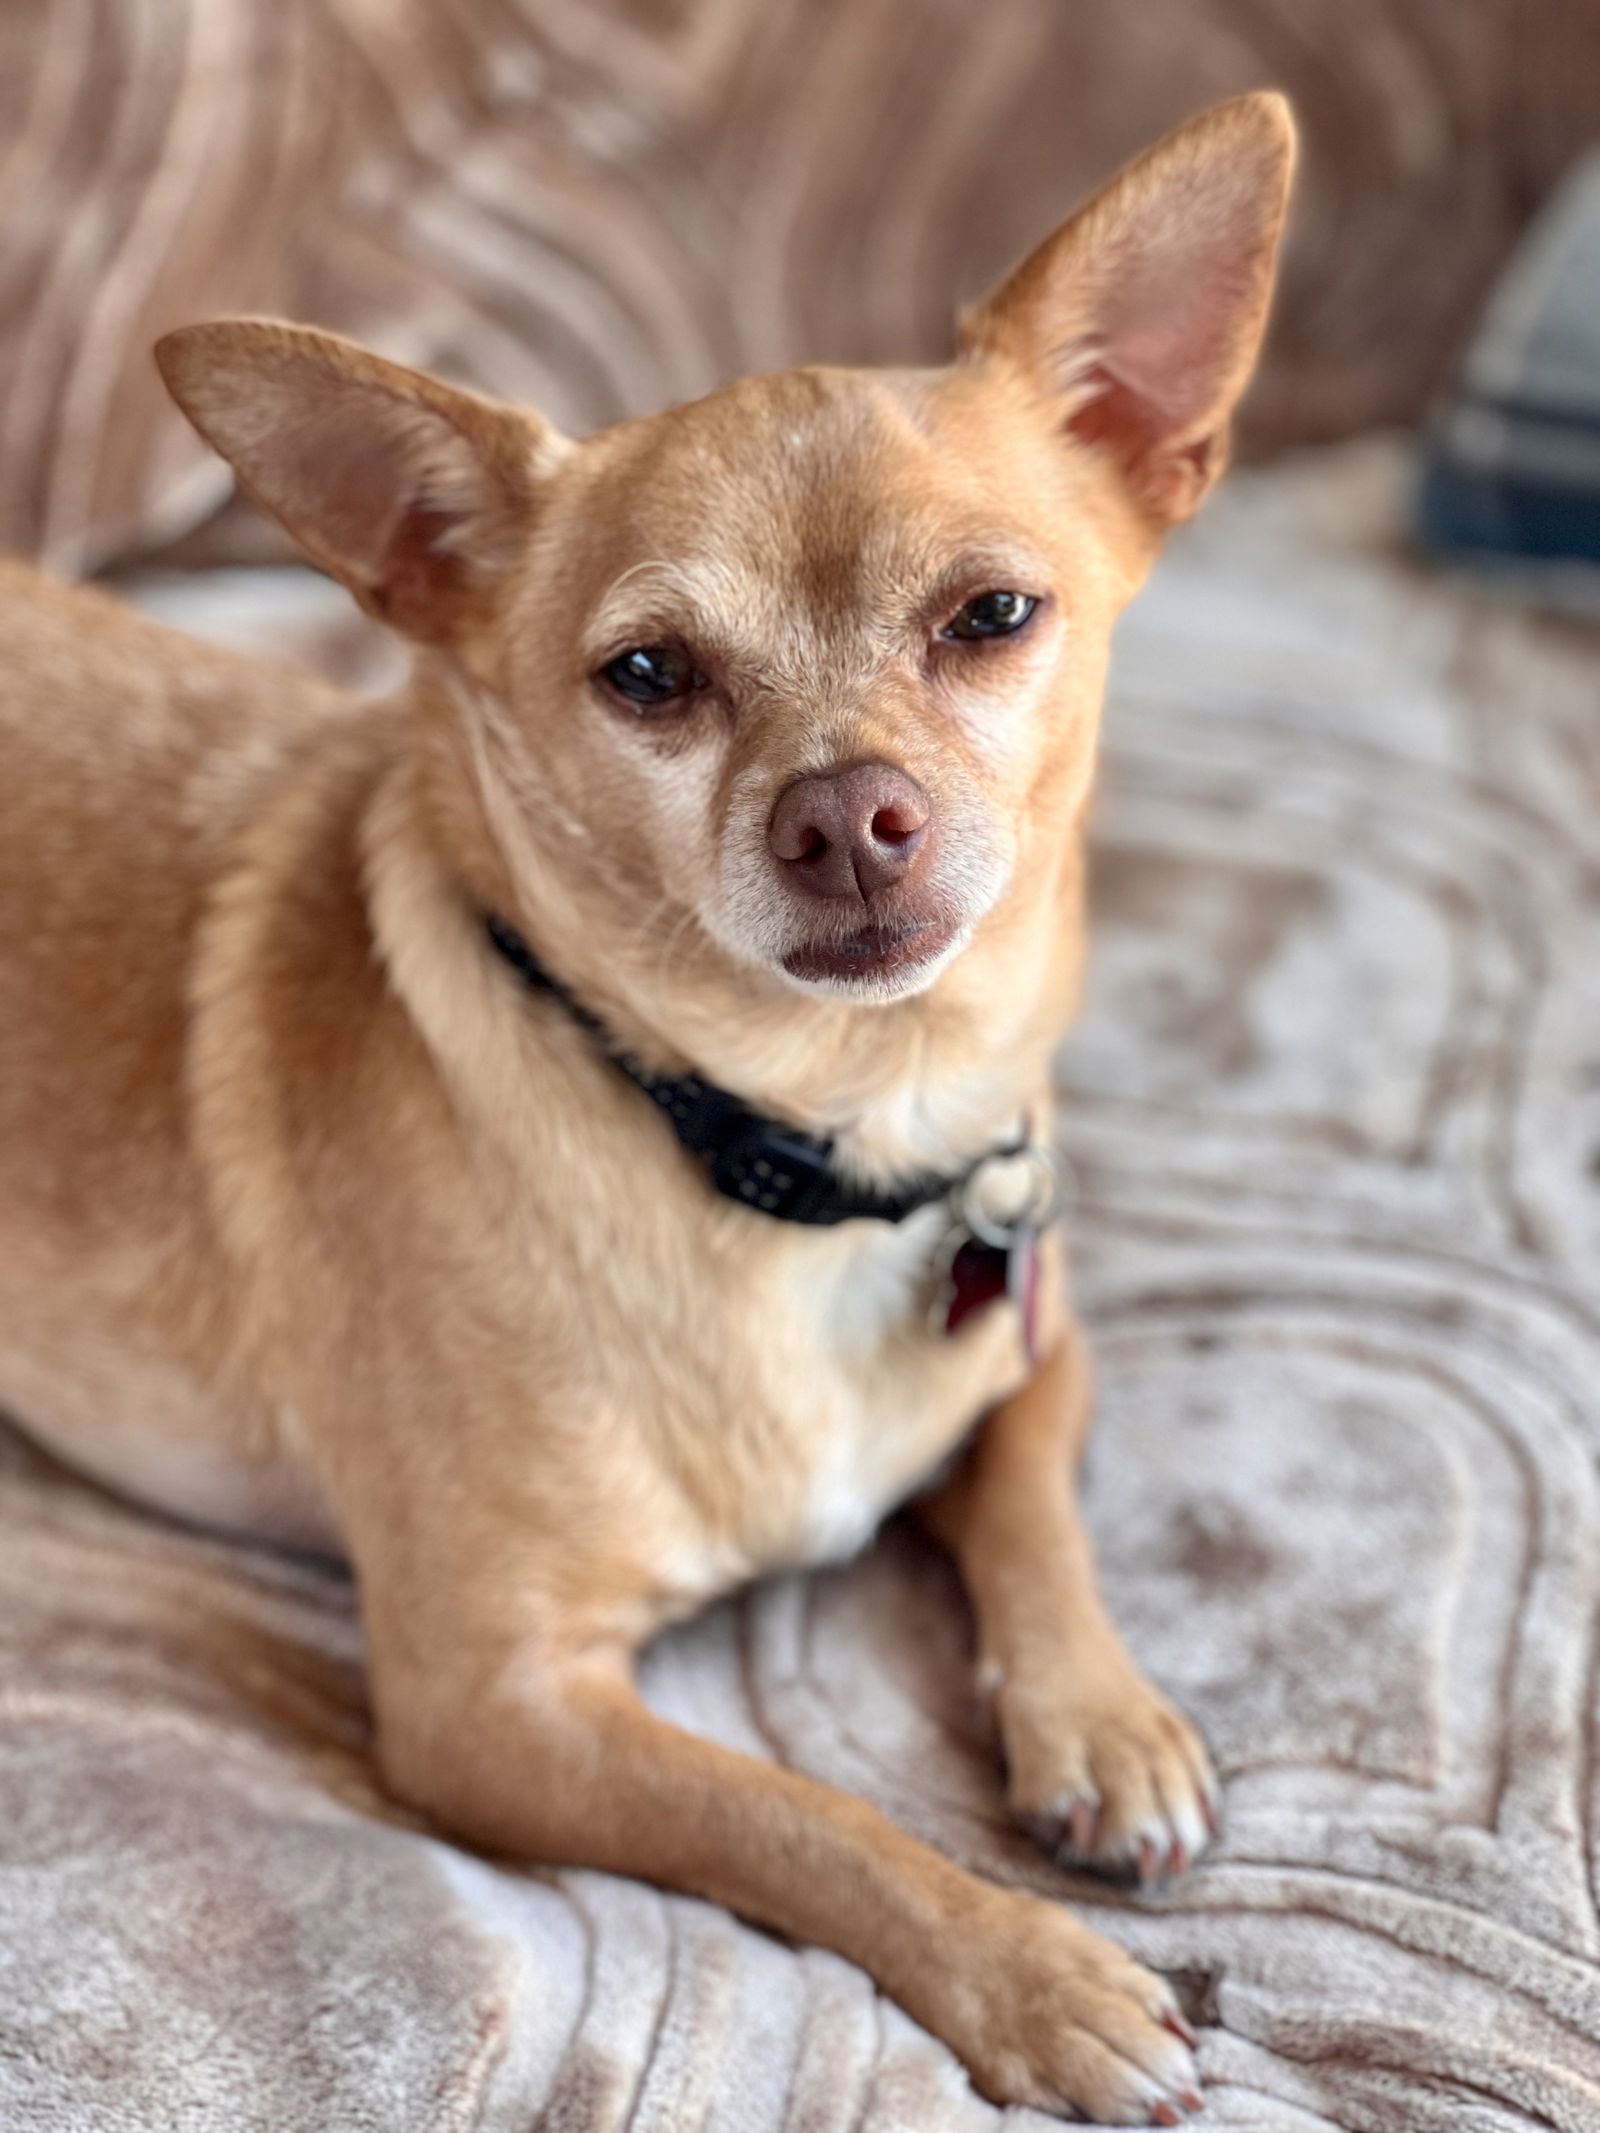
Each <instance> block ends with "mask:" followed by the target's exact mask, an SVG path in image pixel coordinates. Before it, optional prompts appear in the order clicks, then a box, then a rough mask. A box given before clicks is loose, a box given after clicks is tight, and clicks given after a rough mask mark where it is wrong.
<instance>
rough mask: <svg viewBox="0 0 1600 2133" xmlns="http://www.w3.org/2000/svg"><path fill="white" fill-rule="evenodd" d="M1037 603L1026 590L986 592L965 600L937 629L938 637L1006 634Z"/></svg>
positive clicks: (1031, 611) (1029, 612)
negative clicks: (958, 611)
mask: <svg viewBox="0 0 1600 2133" xmlns="http://www.w3.org/2000/svg"><path fill="white" fill-rule="evenodd" d="M1038 605H1039V603H1038V601H1037V600H1035V599H1033V598H1032V597H1031V595H1030V594H1028V593H1019V592H986V593H979V595H978V597H977V598H976V599H975V600H969V601H968V602H967V604H966V606H965V607H964V608H962V609H961V611H960V613H959V614H957V615H953V616H952V617H951V619H950V620H949V621H948V622H947V623H946V624H945V626H944V628H943V629H942V630H941V631H940V632H939V635H940V636H941V637H960V638H964V639H971V638H974V637H1009V636H1010V635H1011V633H1012V631H1013V630H1019V629H1021V627H1022V625H1023V623H1024V622H1026V621H1027V619H1028V617H1029V616H1030V615H1031V614H1032V613H1033V611H1034V609H1035V608H1036V607H1037V606H1038Z"/></svg>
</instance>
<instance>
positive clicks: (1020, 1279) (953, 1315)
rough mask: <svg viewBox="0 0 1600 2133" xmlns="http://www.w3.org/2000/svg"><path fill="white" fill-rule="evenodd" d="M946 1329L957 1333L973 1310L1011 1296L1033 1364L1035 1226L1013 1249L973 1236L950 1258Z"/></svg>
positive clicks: (1036, 1284) (1036, 1290) (1036, 1306)
mask: <svg viewBox="0 0 1600 2133" xmlns="http://www.w3.org/2000/svg"><path fill="white" fill-rule="evenodd" d="M947 1278H948V1282H949V1287H948V1289H947V1292H946V1293H947V1295H948V1297H949V1302H948V1305H947V1306H946V1309H945V1317H944V1330H945V1331H946V1333H954V1332H955V1330H956V1328H957V1326H959V1325H960V1323H961V1321H962V1320H963V1319H964V1318H965V1317H966V1315H967V1313H968V1312H969V1311H976V1310H978V1309H979V1307H980V1306H981V1305H983V1304H986V1303H993V1302H994V1301H995V1299H996V1298H997V1297H1001V1296H1009V1297H1010V1298H1011V1300H1012V1301H1013V1302H1014V1303H1015V1305H1016V1307H1017V1310H1018V1313H1019V1314H1020V1316H1021V1319H1022V1345H1023V1349H1024V1352H1025V1353H1026V1355H1027V1358H1028V1362H1029V1365H1030V1367H1031V1366H1032V1365H1033V1364H1034V1363H1035V1362H1036V1361H1037V1360H1038V1356H1037V1351H1036V1346H1035V1333H1036V1329H1037V1324H1038V1315H1039V1242H1038V1239H1037V1238H1036V1237H1035V1235H1034V1233H1033V1231H1032V1230H1024V1231H1023V1233H1022V1235H1021V1236H1020V1237H1018V1238H1017V1239H1016V1241H1015V1242H1014V1243H1013V1244H1011V1245H1010V1246H1008V1247H1002V1246H1000V1245H997V1244H984V1243H983V1242H982V1241H981V1240H980V1239H979V1238H977V1237H968V1238H967V1239H966V1241H965V1242H964V1243H963V1244H961V1245H960V1246H959V1247H958V1248H957V1250H956V1252H955V1255H954V1257H953V1258H952V1259H951V1261H950V1272H949V1275H948V1277H947Z"/></svg>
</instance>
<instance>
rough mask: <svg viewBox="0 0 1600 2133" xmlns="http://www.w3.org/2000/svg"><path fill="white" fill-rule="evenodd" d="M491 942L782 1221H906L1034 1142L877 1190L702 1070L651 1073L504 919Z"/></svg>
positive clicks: (733, 1185) (720, 1171)
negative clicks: (851, 1178)
mask: <svg viewBox="0 0 1600 2133" xmlns="http://www.w3.org/2000/svg"><path fill="white" fill-rule="evenodd" d="M484 923H485V926H486V927H487V930H488V934H489V938H490V940H491V941H492V942H493V943H494V945H495V947H496V948H497V949H498V950H499V951H500V953H501V955H503V956H504V957H505V959H506V961H507V962H508V963H509V964H510V965H511V967H512V969H513V970H515V971H516V972H517V973H518V974H519V976H520V977H521V978H522V979H523V981H524V983H525V984H527V985H529V986H530V987H532V988H533V989H534V990H535V991H538V992H546V993H549V994H550V995H551V996H552V998H554V999H557V1000H559V1001H560V1002H561V1004H562V1006H563V1007H564V1008H565V1009H566V1010H567V1013H568V1014H569V1015H571V1017H572V1019H573V1020H574V1021H575V1022H576V1023H577V1024H578V1025H579V1026H580V1027H581V1028H583V1029H585V1030H587V1031H588V1033H589V1035H590V1036H591V1037H593V1039H594V1040H595V1043H596V1044H597V1046H598V1047H599V1049H600V1050H601V1051H602V1052H603V1053H604V1054H605V1055H606V1057H607V1058H608V1059H609V1060H611V1062H612V1064H613V1065H615V1066H617V1067H619V1068H620V1069H621V1071H622V1072H623V1073H624V1074H626V1075H627V1077H628V1079H629V1080H630V1081H631V1082H633V1083H634V1084H635V1085H636V1086H637V1087H639V1088H641V1089H643V1091H644V1093H645V1094H646V1096H648V1097H649V1098H650V1099H651V1100H652V1102H654V1103H657V1104H659V1105H660V1106H661V1108H662V1110H663V1111H664V1112H665V1113H666V1115H667V1118H668V1120H669V1122H670V1123H671V1126H672V1130H673V1132H674V1133H676V1134H677V1136H678V1138H679V1140H680V1141H681V1142H682V1143H683V1145H684V1147H685V1148H687V1149H688V1151H689V1153H690V1154H691V1155H694V1156H698V1157H699V1159H700V1161H701V1162H702V1163H703V1164H704V1165H705V1167H706V1170H707V1173H708V1174H709V1176H710V1179H711V1183H712V1184H713V1185H714V1186H715V1187H716V1189H717V1191H718V1192H720V1193H723V1194H725V1195H726V1197H727V1198H728V1199H730V1200H739V1201H741V1202H742V1203H743V1204H744V1205H745V1206H746V1207H751V1208H754V1209H756V1210H758V1211H759V1212H760V1213H761V1214H764V1215H771V1216H773V1217H774V1219H775V1220H777V1221H780V1222H807V1223H832V1222H852V1221H855V1220H857V1219H859V1218H861V1217H863V1216H865V1217H867V1218H868V1219H871V1220H874V1221H878V1222H903V1221H904V1220H905V1218H906V1217H907V1215H914V1214H915V1213H916V1212H917V1210H918V1209H919V1208H923V1207H930V1206H932V1204H933V1203H934V1201H936V1200H945V1199H948V1198H949V1197H950V1195H951V1194H952V1193H954V1192H956V1191H957V1190H959V1188H960V1187H961V1186H962V1185H964V1184H965V1183H966V1181H967V1179H968V1178H969V1177H971V1175H972V1173H973V1171H974V1170H976V1169H977V1168H978V1163H985V1162H988V1161H989V1160H990V1159H991V1158H992V1157H994V1156H999V1155H1007V1156H1011V1155H1017V1154H1020V1153H1021V1151H1022V1149H1023V1148H1024V1146H1025V1145H1026V1143H1025V1142H1024V1141H1020V1140H1018V1141H1011V1142H1008V1143H1007V1144H1006V1145H1005V1146H1004V1147H1001V1148H994V1149H990V1150H989V1151H988V1152H987V1153H986V1154H984V1155H983V1156H980V1157H979V1159H978V1163H973V1164H970V1165H969V1166H968V1167H967V1168H966V1169H965V1170H962V1171H958V1172H956V1173H955V1174H954V1175H953V1176H951V1177H944V1178H933V1177H930V1178H922V1179H919V1180H918V1181H917V1182H916V1183H915V1184H913V1185H909V1186H907V1187H906V1188H905V1190H904V1191H903V1192H874V1191H872V1190H871V1189H870V1188H867V1187H863V1186H857V1185H851V1184H849V1183H848V1182H847V1181H846V1180H845V1179H844V1178H842V1177H841V1176H840V1175H839V1172H838V1171H837V1170H836V1169H835V1167H834V1146H833V1142H832V1141H830V1140H822V1139H819V1138H818V1136H817V1135H815V1134H812V1133H804V1132H802V1131H801V1130H800V1128H799V1127H797V1126H786V1125H784V1124H783V1123H782V1122H781V1121H780V1120H778V1119H775V1118H768V1117H766V1116H765V1115H764V1114H763V1113H762V1112H760V1111H753V1110H752V1109H751V1108H750V1106H749V1105H748V1104H747V1103H745V1102H743V1101H742V1099H741V1098H739V1097H737V1096H735V1095H733V1094H732V1093H731V1091H729V1090H727V1089H719V1088H718V1087H717V1086H716V1085H715V1083H713V1082H709V1081H702V1080H701V1078H700V1076H699V1075H698V1074H680V1075H674V1074H651V1073H649V1072H647V1071H646V1069H645V1068H643V1067H642V1066H640V1065H639V1063H638V1061H637V1060H634V1059H630V1058H629V1056H628V1055H627V1053H626V1052H623V1051H620V1050H619V1049H618V1048H617V1046H616V1045H615V1044H614V1043H613V1042H612V1040H611V1036H610V1033H609V1032H608V1031H607V1030H606V1028H605V1025H604V1024H603V1023H602V1022H600V1021H599V1020H598V1018H597V1017H596V1016H594V1015H592V1014H591V1013H590V1012H589V1010H588V1008H586V1007H585V1006H584V1005H583V1003H582V1001H581V1000H577V999H574V997H573V995H572V994H571V993H570V992H569V991H568V990H567V988H566V986H565V985H563V984H562V983H561V982H560V980H559V979H558V978H554V977H552V976H551V974H550V972H549V971H548V970H546V969H545V967H544V965H543V964H542V963H541V962H540V961H539V959H538V957H537V956H536V955H535V954H534V952H533V950H532V949H531V948H530V947H529V946H528V944H527V942H526V941H525V940H524V939H523V938H522V935H521V934H520V933H518V932H516V931H515V930H514V929H513V928H512V927H510V926H508V925H507V924H506V923H505V921H504V920H503V919H499V918H495V917H492V916H491V917H489V918H487V919H486V920H485V922H484Z"/></svg>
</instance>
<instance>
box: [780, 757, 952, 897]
mask: <svg viewBox="0 0 1600 2133" xmlns="http://www.w3.org/2000/svg"><path fill="white" fill-rule="evenodd" d="M932 819H933V802H932V801H931V800H930V799H929V798H928V795H927V794H926V793H925V792H924V791H923V789H922V787H921V786H920V785H919V784H918V783H917V781H916V779H915V778H913V777H911V776H910V775H909V774H908V773H907V772H906V771H903V770H896V769H895V768H894V766H893V765H892V764H889V763H857V764H855V765H853V766H852V767H851V768H850V769H848V770H825V771H818V772H816V773H815V774H814V775H813V776H811V777H809V778H796V779H795V781H794V783H793V784H792V785H789V786H786V787H785V788H784V790H783V791H782V792H781V793H780V794H779V795H778V804H777V806H776V807H775V808H774V809H773V810H772V821H771V823H770V824H769V826H768V829H767V843H768V844H769V845H770V846H771V849H772V856H773V857H774V858H775V859H776V860H777V861H778V863H779V865H780V867H781V869H782V871H783V874H784V876H785V877H786V879H787V880H788V881H789V882H790V883H791V884H792V885H793V886H794V887H795V888H797V889H799V890H801V891H803V892H804V894H806V895H807V896H820V897H841V898H848V899H849V901H850V902H852V903H860V904H865V903H868V902H870V900H871V899H872V898H873V897H874V896H876V895H877V894H878V893H879V892H880V891H881V890H884V889H888V888H891V887H893V885H894V884H895V883H896V882H897V881H902V880H904V878H905V877H906V875H907V874H909V873H910V871H911V869H912V867H913V865H914V863H915V861H916V859H917V856H918V854H919V853H921V852H922V851H924V850H925V849H926V847H927V844H928V840H929V824H930V823H931V821H932Z"/></svg>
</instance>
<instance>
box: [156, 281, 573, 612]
mask: <svg viewBox="0 0 1600 2133" xmlns="http://www.w3.org/2000/svg"><path fill="white" fill-rule="evenodd" d="M155 354H156V362H157V363H158V365H159V366H160V369H161V375H162V377H163V378H164V379H165V381H166V385H167V390H168V391H169V392H170V393H171V394H172V397H173V398H174V399H175V400H176V401H177V403H178V405H179V406H180V407H181V408H182V409H183V411H184V413H185V414H186V415H187V416H188V418H189V420H190V421H191V422H192V423H193V424H194V426H195V428H196V429H197V430H198V431H199V432H200V434H201V436H202V437H204V438H205V440H206V442H207V443H208V444H210V445H212V446H213V447H214V448H215V449H216V450H217V451H218V452H220V453H221V454H222V457H223V458H224V459H226V460H227V461H228V463H229V464H230V465H231V466H232V468H233V469H234V472H235V473H236V474H237V475H238V477H239V480H240V483H241V484H242V486H243V487H244V488H245V489H247V490H248V491H249V493H250V494H251V495H252V496H253V497H254V498H255V500H256V501H257V503H259V504H260V505H262V507H263V508H264V509H265V510H267V511H270V512H271V514H272V516H273V517H274V518H275V519H277V520H278V521H279V522H280V524H281V525H283V526H284V527H285V528H286V529H287V531H288V532H289V533H291V534H292V535H293V536H294V538H295V540H296V541H298V542H299V544H300V546H301V547H302V548H303V549H304V550H305V551H306V553H307V555H308V556H310V558H311V560H312V561H313V562H314V563H315V564H317V565H318V567H319V568H320V569H322V570H325V571H327V572H328V573H329V575H330V576H332V577H335V578H338V579H339V580H340V582H341V583H342V584H344V585H346V586H348V587H349V589H350V591H351V592H352V593H354V595H355V597H356V598H357V600H359V601H360V603H361V605H362V606H363V607H364V608H365V609H366V610H367V612H368V613H369V614H371V615H375V616H377V617H378V619H379V620H380V621H384V622H388V623H392V624H393V626H394V627H395V628H396V629H398V630H400V631H402V632H403V633H404V634H405V635H407V636H408V637H413V638H417V639H420V640H422V641H423V642H439V641H443V640H445V639H448V638H450V637H452V636H454V635H455V634H456V633H457V631H458V630H459V629H460V627H461V626H462V624H463V623H464V622H465V621H466V620H467V619H468V618H469V617H470V615H471V614H472V613H473V612H474V611H475V610H476V609H477V608H478V607H479V606H480V605H481V604H482V602H483V601H484V599H485V597H486V596H490V595H492V593H493V590H494V588H495V587H496V585H497V584H498V583H500V582H501V581H502V580H503V578H504V576H505V575H506V573H507V572H508V570H509V568H510V566H511V565H512V564H513V563H514V562H515V561H516V560H517V557H518V556H519V555H520V553H521V551H522V547H523V543H524V541H525V539H526V536H527V532H528V528H529V526H530V523H531V520H532V516H533V512H534V508H535V503H536V496H537V490H538V485H539V482H540V479H541V477H542V476H543V475H544V474H546V473H547V472H548V471H549V470H550V468H551V467H552V466H553V465H554V464H555V462H556V461H557V459H559V458H560V457H561V455H562V453H563V452H564V450H565V449H566V441H565V439H563V438H562V437H561V436H560V435H559V434H558V433H557V432H556V431H554V430H552V429H550V428H549V427H548V426H547V425H545V424H544V423H542V422H541V421H539V420H538V418H537V417H535V416H533V415H528V414H523V413H521V412H519V411H518V410H516V409H514V408H509V407H502V406H500V405H498V404H497V403H496V402H494V401H492V400H485V399H481V398H480V397H479V396H478V395H477V394H476V393H469V392H463V391H461V390H459V389H458V388H456V387H454V386H448V385H441V384H440V383H439V382H438V380H437V379H434V378H429V377H425V376H424V375H423V374H422V373H421V372H420V371H415V370H407V369H405V368H403V367H402V366H401V365H400V364H398V363H389V362H385V361H384V360H383V358H382V357H381V356H375V355H373V354H371V353H370V352H369V351H368V350H367V349H365V348H359V347H357V346H356V344H355V343H354V342H353V341H346V340H343V339H341V338H340V337H339V336H338V335H337V334H332V333H319V332H315V331H313V330H312V329H311V328H309V327H305V326H288V325H283V324H281V323H279V322H278V321H277V320H275V319H218V320H216V321H214V322H213V323H211V324H208V325H203V326H183V327H180V328H179V329H178V330H177V332H175V333H169V334H167V335H165V336H164V337H163V338H162V339H161V340H160V341H158V342H157V343H156V350H155Z"/></svg>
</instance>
